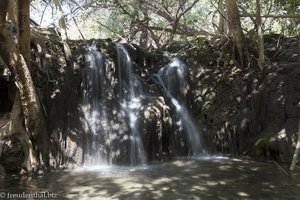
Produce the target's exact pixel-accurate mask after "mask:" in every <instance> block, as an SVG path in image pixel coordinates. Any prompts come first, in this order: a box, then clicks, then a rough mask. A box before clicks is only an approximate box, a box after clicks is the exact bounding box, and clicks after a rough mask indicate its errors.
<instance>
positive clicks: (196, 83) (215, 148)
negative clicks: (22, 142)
mask: <svg viewBox="0 0 300 200" xmlns="http://www.w3.org/2000/svg"><path fill="white" fill-rule="evenodd" d="M275 40H276V39H275ZM275 40H270V41H268V40H267V42H270V43H267V44H266V49H267V50H266V55H267V56H268V58H270V62H271V64H269V65H267V66H266V69H265V70H264V71H263V72H261V71H258V70H257V68H249V69H240V68H239V67H238V65H237V63H236V62H235V61H233V60H230V56H229V55H227V54H226V53H224V52H222V51H220V48H219V47H218V46H213V45H209V44H207V45H204V46H203V47H202V49H200V50H199V51H198V54H199V55H195V56H194V57H192V58H191V57H188V56H186V57H185V59H184V60H187V61H188V62H187V64H188V65H190V66H191V68H190V71H189V83H190V85H189V88H190V90H189V93H188V101H189V105H191V107H192V110H193V111H194V114H196V115H197V114H198V115H197V116H198V121H199V122H200V127H201V128H202V133H203V138H204V140H205V141H204V142H205V146H206V149H207V150H208V151H209V152H223V153H225V154H227V153H229V154H231V155H235V156H240V155H250V156H261V157H264V158H270V159H277V160H279V161H281V162H290V161H291V156H292V153H293V151H294V150H293V147H294V145H295V136H296V132H297V129H298V124H299V118H300V106H299V100H300V92H299V91H300V90H299V82H300V71H299V70H300V63H299V62H298V61H297V59H298V57H299V54H297V53H296V52H298V50H299V45H298V46H295V45H294V43H295V40H298V41H299V38H298V39H296V38H291V39H283V40H284V42H287V43H291V44H292V47H293V48H294V50H295V51H294V53H293V54H291V51H292V49H288V51H286V48H287V47H286V46H287V45H286V44H285V43H283V45H282V46H280V47H277V49H276V48H275V47H274V46H276V45H274V43H276V42H275ZM272 41H273V42H274V43H272ZM276 41H277V40H276ZM274 48H275V49H274ZM194 52H195V50H194ZM196 52H197V51H196ZM251 53H253V54H254V52H251ZM187 55H189V53H187ZM183 56H184V55H183ZM199 56H201V57H204V58H206V59H207V60H205V61H204V62H203V60H201V59H200V58H199V59H195V57H196V58H197V57H199ZM287 60H290V61H293V62H290V63H287V62H286V61H287ZM272 63H273V64H272ZM199 114H200V115H199ZM262 141H263V142H262Z"/></svg>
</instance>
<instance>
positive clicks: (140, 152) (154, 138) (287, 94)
mask: <svg viewBox="0 0 300 200" xmlns="http://www.w3.org/2000/svg"><path fill="white" fill-rule="evenodd" d="M57 41H59V40H57ZM276 41H277V40H276ZM292 42H294V41H293V40H292ZM293 44H294V43H293ZM45 45H46V46H47V52H46V53H45V55H46V57H45V58H41V57H39V55H35V52H33V58H36V59H33V60H35V61H36V62H37V63H36V64H35V63H34V64H33V65H32V69H31V73H32V75H33V79H34V83H35V86H36V88H37V93H38V95H39V97H40V100H41V103H42V105H43V106H42V107H43V109H44V110H43V111H44V115H45V118H46V119H47V128H48V135H49V138H50V141H49V157H50V163H49V165H50V167H53V168H59V167H69V166H71V165H81V164H122V165H136V164H143V163H144V162H152V161H162V160H168V159H171V158H172V157H174V156H187V155H192V154H193V153H194V154H195V152H196V151H198V150H197V146H201V148H203V149H205V151H206V152H208V153H213V154H215V153H222V154H231V155H234V156H240V155H251V156H253V155H257V156H262V157H265V158H272V159H279V160H281V161H289V160H290V159H291V153H292V152H293V145H294V141H295V135H294V134H295V133H296V132H297V127H298V121H299V118H300V111H299V109H300V107H299V99H300V94H299V91H300V86H299V83H300V69H299V62H298V57H299V55H295V54H292V53H291V51H290V50H289V51H285V50H284V49H282V50H281V51H282V53H279V54H278V51H277V50H276V49H275V50H274V49H273V46H274V45H273V44H272V43H270V44H269V48H266V49H267V51H266V54H267V55H268V56H270V57H272V56H273V57H274V60H275V61H276V63H274V64H272V65H268V67H267V68H266V69H265V71H264V72H263V73H261V72H259V71H256V70H255V69H244V70H241V69H240V68H239V67H238V66H237V62H235V61H232V60H230V59H229V57H230V56H229V55H227V54H223V53H220V52H219V49H220V48H219V47H218V46H213V45H210V44H205V45H204V46H203V47H202V48H198V49H192V48H190V49H191V50H190V52H189V51H188V50H187V51H185V52H184V54H183V55H181V58H182V60H184V61H185V63H186V64H187V66H188V69H186V70H183V71H184V73H181V71H180V70H178V69H177V68H172V69H171V70H169V72H170V74H169V75H167V74H168V73H165V72H167V71H168V70H166V69H167V68H164V67H165V66H167V65H168V63H169V65H170V62H169V61H168V59H167V57H166V56H163V54H162V53H160V52H158V51H157V52H151V53H149V52H145V51H143V50H142V49H140V48H139V47H138V46H135V45H129V44H123V45H122V49H123V50H122V51H123V52H126V53H125V54H126V55H123V58H124V59H123V61H120V52H118V48H117V46H118V45H117V44H115V43H113V42H111V41H110V40H97V41H96V43H93V41H87V42H86V41H85V42H81V41H74V42H73V43H72V45H71V47H72V52H73V57H74V68H73V69H69V68H67V67H66V63H65V58H64V55H63V51H62V45H61V44H60V43H59V42H53V40H52V42H51V40H47V41H46V43H45ZM272 45H273V46H272ZM221 46H222V45H221ZM285 52H288V53H287V55H286V56H290V57H289V58H288V59H290V60H291V61H295V62H294V63H283V62H282V60H283V58H285V57H284V55H285V54H284V53H285ZM276 54H278V55H277V56H276ZM297 56H298V57H297ZM46 58H47V59H46ZM125 58H126V59H127V61H128V59H129V60H130V69H128V68H127V67H128V66H127V67H126V66H124V65H123V64H121V63H126V62H127V61H126V59H125ZM296 61H297V62H296ZM128 62H129V61H128ZM95 66H97V67H95ZM171 67H172V66H171ZM125 68H126V69H125ZM159 74H160V76H161V78H162V79H163V78H171V77H172V76H174V77H173V79H172V78H171V79H168V80H171V81H169V82H168V83H166V82H165V84H158V81H157V76H158V75H159ZM181 76H183V77H187V79H186V80H185V81H184V82H181V79H179V78H180V77H181ZM97 80H98V81H97ZM166 85H168V86H166ZM164 87H165V88H164ZM166 88H168V90H169V95H168V94H167V92H166V91H165V89H166ZM15 90H16V89H15V88H14V86H13V83H11V82H7V81H6V79H5V76H4V72H3V71H0V104H1V106H0V122H2V121H3V120H5V119H6V118H7V116H8V115H9V112H10V110H11V107H12V104H13V99H14V95H15ZM178 102H179V103H180V104H181V105H182V104H185V105H186V106H184V107H182V106H177V104H176V103H178ZM182 108H184V110H185V111H186V112H190V116H194V117H196V119H195V120H193V119H192V117H191V118H189V117H188V118H187V117H184V116H183V114H182V112H181V111H182ZM1 120H2V121H1ZM183 121H186V122H189V121H193V124H195V127H196V128H193V129H198V128H200V130H196V136H197V137H198V136H201V138H202V139H203V140H200V142H197V144H198V143H199V145H197V144H196V147H192V146H193V144H192V143H193V141H196V140H197V139H195V138H194V137H196V136H193V134H192V136H190V135H189V134H188V131H187V129H188V128H187V127H189V128H190V127H191V126H190V125H183V124H182V122H183ZM193 126H194V125H193ZM193 138H194V139H193ZM0 144H1V146H0V153H2V154H0V156H1V161H0V166H1V165H2V166H3V167H4V168H5V169H6V170H7V169H9V168H10V167H11V166H12V165H13V166H16V167H17V168H18V167H19V168H20V165H21V163H22V160H14V159H8V158H9V157H14V156H10V155H17V154H18V155H20V152H22V149H21V148H20V145H19V142H18V141H15V140H14V138H10V139H8V140H6V141H0ZM2 144H4V145H2ZM8 144H10V146H8ZM194 145H195V144H194ZM8 147H9V148H8ZM2 149H3V151H2ZM13 149H15V152H14V151H12V150H13ZM132 152H135V153H132ZM20 158H21V159H22V156H21V157H20ZM4 168H1V170H0V171H3V169H4ZM16 170H17V169H16Z"/></svg>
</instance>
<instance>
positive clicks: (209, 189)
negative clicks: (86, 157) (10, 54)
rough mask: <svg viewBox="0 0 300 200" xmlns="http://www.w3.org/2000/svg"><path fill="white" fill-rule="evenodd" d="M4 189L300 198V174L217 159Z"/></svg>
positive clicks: (107, 195) (79, 171)
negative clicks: (288, 173) (290, 173)
mask: <svg viewBox="0 0 300 200" xmlns="http://www.w3.org/2000/svg"><path fill="white" fill-rule="evenodd" d="M283 168H284V166H283ZM0 185H1V190H0V194H1V195H7V194H22V193H24V194H33V193H36V192H37V193H42V192H46V193H47V192H48V193H50V194H56V198H53V199H80V200H83V199H97V200H99V199H109V200H111V199H142V200H144V199H205V200H206V199H228V200H229V199H255V200H257V199H299V197H300V170H299V169H296V171H295V172H294V173H293V177H292V178H290V177H287V176H286V175H285V174H284V173H283V172H282V170H281V169H279V168H278V166H276V165H275V164H274V163H272V162H259V161H252V160H239V159H232V158H227V157H218V156H215V157H199V158H182V159H177V160H174V161H170V162H166V163H158V164H151V165H141V166H135V167H127V166H124V167H122V166H112V165H103V166H84V167H80V168H76V169H74V170H69V171H62V172H59V173H52V174H48V175H46V176H44V177H37V178H32V179H29V178H24V177H22V178H20V177H19V178H16V177H15V178H13V177H7V178H6V180H5V181H2V182H1V181H0ZM28 199H30V198H28ZM32 199H34V198H32ZM49 199H51V198H49Z"/></svg>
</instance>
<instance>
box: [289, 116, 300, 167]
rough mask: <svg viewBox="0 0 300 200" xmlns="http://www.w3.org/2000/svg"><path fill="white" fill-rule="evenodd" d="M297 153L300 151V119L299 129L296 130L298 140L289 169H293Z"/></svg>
mask: <svg viewBox="0 0 300 200" xmlns="http://www.w3.org/2000/svg"><path fill="white" fill-rule="evenodd" d="M299 153H300V121H299V130H298V141H297V144H296V149H295V153H294V156H293V160H292V163H291V167H290V170H291V171H294V169H295V167H296V163H297V161H298V155H299Z"/></svg>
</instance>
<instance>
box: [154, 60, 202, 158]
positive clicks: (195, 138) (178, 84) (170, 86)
mask: <svg viewBox="0 0 300 200" xmlns="http://www.w3.org/2000/svg"><path fill="white" fill-rule="evenodd" d="M169 60H170V62H169V64H168V65H166V66H164V67H163V68H161V69H160V70H159V71H158V73H157V74H156V76H155V77H156V79H157V84H158V85H160V86H161V87H162V90H163V91H164V94H165V96H166V98H167V99H168V100H169V102H170V104H172V106H173V107H174V108H175V111H176V114H177V116H178V117H179V119H180V122H181V126H182V128H183V130H184V131H185V132H186V134H187V138H188V142H189V144H190V146H191V150H192V152H193V155H194V156H195V155H196V156H197V155H200V154H201V153H204V151H203V148H202V145H201V140H200V133H199V131H198V129H197V126H196V124H195V122H194V119H193V117H192V116H191V114H190V113H189V111H188V109H187V107H186V105H185V104H184V102H183V101H182V97H183V94H184V92H185V91H184V89H185V73H186V70H187V66H186V65H185V64H184V63H183V62H182V61H181V60H179V59H178V58H176V57H173V58H169Z"/></svg>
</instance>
